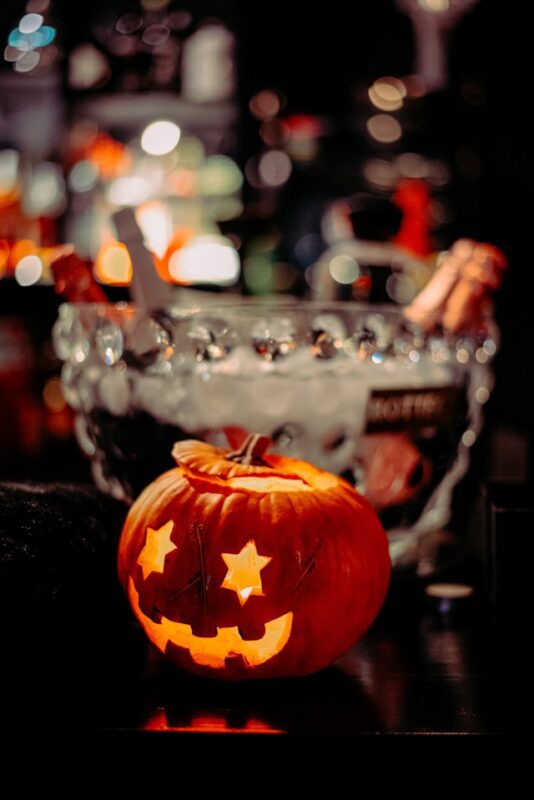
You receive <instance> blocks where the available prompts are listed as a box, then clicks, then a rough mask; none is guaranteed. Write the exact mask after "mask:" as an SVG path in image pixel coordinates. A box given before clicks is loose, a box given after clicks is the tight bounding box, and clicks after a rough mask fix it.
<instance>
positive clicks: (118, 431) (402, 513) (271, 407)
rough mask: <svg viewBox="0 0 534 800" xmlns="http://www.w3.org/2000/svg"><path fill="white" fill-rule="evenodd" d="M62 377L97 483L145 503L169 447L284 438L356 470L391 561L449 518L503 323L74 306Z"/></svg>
mask: <svg viewBox="0 0 534 800" xmlns="http://www.w3.org/2000/svg"><path fill="white" fill-rule="evenodd" d="M53 340H54V345H55V349H56V352H57V354H58V356H59V357H60V358H61V359H62V360H63V361H64V364H63V367H62V385H63V390H64V394H65V397H66V400H67V402H68V403H69V404H70V405H71V406H72V407H73V408H74V409H75V411H76V422H75V430H76V436H77V439H78V442H79V444H80V446H81V448H82V450H83V451H84V452H85V453H86V454H87V455H88V456H90V458H91V461H92V470H93V476H94V479H95V481H96V483H97V484H98V486H99V487H100V488H101V489H103V490H104V491H106V492H108V493H111V494H112V495H114V496H115V497H118V498H122V499H126V500H132V499H133V498H135V497H136V496H137V495H138V494H139V492H140V491H141V490H142V489H143V488H144V486H146V485H147V484H148V483H149V482H150V481H151V480H153V479H154V478H155V477H156V476H157V475H159V474H160V473H161V472H162V471H164V470H165V469H167V468H170V467H172V466H173V462H172V459H171V456H170V452H171V448H172V445H173V443H174V442H175V441H177V440H179V439H183V438H200V439H204V440H206V441H209V442H212V443H214V444H217V445H219V446H222V447H232V448H234V447H237V446H238V445H239V443H240V441H241V440H242V438H243V437H244V436H245V435H246V433H248V432H250V431H254V432H260V433H265V434H268V435H269V436H271V438H272V440H273V450H275V451H276V452H279V453H284V454H286V455H290V456H294V457H298V458H303V459H305V460H308V461H311V462H313V463H315V464H317V465H318V466H319V467H321V468H323V469H326V470H329V471H331V472H335V473H338V474H342V475H344V476H345V477H346V478H348V479H349V480H350V481H351V482H353V483H354V484H355V485H356V487H357V488H358V490H359V491H361V492H362V493H363V494H364V495H366V496H367V497H368V499H369V500H370V501H371V503H373V505H374V506H375V508H376V509H377V511H378V513H379V515H380V517H381V519H382V521H383V524H384V525H385V527H386V529H387V531H388V536H389V540H390V551H391V555H392V560H393V562H394V564H402V563H403V562H406V563H408V562H409V561H410V560H412V561H413V559H414V553H415V552H416V551H417V549H418V548H419V546H420V542H421V539H422V538H423V537H424V535H426V534H429V533H432V532H435V531H438V530H442V529H443V528H445V527H446V526H447V523H448V521H449V519H450V515H451V499H452V493H453V489H454V487H455V485H456V484H457V483H458V481H459V480H460V479H461V478H462V477H463V475H464V474H465V472H466V470H467V467H468V463H469V449H470V448H471V446H472V445H473V444H474V442H475V441H476V438H477V435H478V433H479V432H480V429H481V425H482V407H483V405H484V403H485V402H486V401H487V399H488V398H489V394H490V391H491V385H492V373H491V370H490V362H491V359H492V357H493V355H494V354H495V352H496V349H497V345H496V335H495V334H490V335H488V334H484V335H481V336H475V335H469V336H454V337H453V336H445V335H443V334H439V335H438V334H436V335H425V334H423V333H422V332H421V331H420V330H418V329H417V328H416V327H414V326H411V325H410V324H408V323H407V322H406V321H405V319H404V318H403V314H402V309H401V308H400V307H397V306H372V305H366V304H352V303H330V304H320V303H319V304H318V303H313V302H298V303H297V302H280V303H261V302H258V301H247V300H244V299H243V300H242V301H241V302H239V303H232V302H218V303H212V302H210V303H206V304H203V305H197V306H195V307H183V306H175V307H170V308H168V309H165V310H162V311H158V312H155V313H148V312H146V311H142V310H140V309H136V308H135V307H134V306H131V305H127V304H124V303H122V304H117V305H112V304H101V305H100V304H94V305H83V304H80V305H77V304H76V305H75V304H64V305H62V306H61V307H60V310H59V316H58V319H57V321H56V323H55V326H54V330H53Z"/></svg>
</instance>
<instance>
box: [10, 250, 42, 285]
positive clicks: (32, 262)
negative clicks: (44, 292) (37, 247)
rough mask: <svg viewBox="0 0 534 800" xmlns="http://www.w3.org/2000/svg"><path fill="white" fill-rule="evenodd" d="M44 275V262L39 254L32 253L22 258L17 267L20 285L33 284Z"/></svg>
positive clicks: (17, 277) (16, 271)
mask: <svg viewBox="0 0 534 800" xmlns="http://www.w3.org/2000/svg"><path fill="white" fill-rule="evenodd" d="M42 275H43V262H42V261H41V259H40V258H39V256H36V255H31V256H24V258H21V259H20V261H19V262H18V264H17V265H16V267H15V280H16V281H17V283H18V284H19V286H33V284H34V283H38V282H39V281H40V279H41V277H42Z"/></svg>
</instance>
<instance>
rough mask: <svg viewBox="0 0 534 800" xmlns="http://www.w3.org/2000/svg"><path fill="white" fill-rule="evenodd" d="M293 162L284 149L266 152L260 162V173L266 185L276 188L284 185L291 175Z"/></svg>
mask: <svg viewBox="0 0 534 800" xmlns="http://www.w3.org/2000/svg"><path fill="white" fill-rule="evenodd" d="M291 170H292V164H291V159H290V158H289V156H288V155H287V154H286V153H284V151H283V150H269V152H267V153H264V154H263V155H262V156H261V157H260V160H259V163H258V174H259V177H260V179H261V181H262V183H263V184H264V185H265V186H272V187H273V188H276V187H278V186H283V185H284V183H286V182H287V181H288V179H289V176H290V175H291Z"/></svg>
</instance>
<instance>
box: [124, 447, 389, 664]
mask: <svg viewBox="0 0 534 800" xmlns="http://www.w3.org/2000/svg"><path fill="white" fill-rule="evenodd" d="M173 455H174V457H175V458H176V461H177V467H176V468H175V469H172V470H170V471H168V472H166V473H164V474H163V475H161V476H160V477H159V478H158V479H157V480H155V481H154V482H153V483H152V484H150V485H149V486H148V487H147V488H146V489H145V490H144V491H143V492H142V494H141V495H140V496H139V498H138V499H137V500H136V502H135V503H134V504H133V506H132V507H131V509H130V512H129V514H128V516H127V519H126V521H125V523H124V528H123V532H122V536H121V540H120V544H119V555H118V566H119V576H120V579H121V582H122V584H123V586H124V588H125V590H126V592H127V593H128V597H129V600H130V603H131V604H132V607H133V609H134V612H135V613H136V615H137V617H138V619H139V621H140V622H141V625H142V626H143V628H144V629H145V632H146V633H147V635H148V637H149V639H151V641H152V642H153V643H154V644H155V645H156V646H157V647H158V648H159V649H160V650H161V651H162V652H164V654H165V655H166V657H167V658H169V659H170V660H171V661H173V662H174V663H175V664H177V665H178V666H180V667H183V668H185V669H187V670H189V671H191V672H195V673H198V674H201V675H206V676H209V677H215V678H220V679H224V680H243V679H251V678H280V677H289V676H298V675H307V674H310V673H313V672H316V671H317V670H320V669H322V668H323V667H325V666H327V665H328V664H330V663H331V662H332V661H334V660H335V659H336V658H338V657H339V656H340V655H341V654H342V653H344V652H345V651H346V650H347V649H348V648H350V647H351V646H352V645H353V644H354V643H355V642H356V641H357V640H358V639H359V638H360V637H361V636H362V634H363V633H364V632H365V631H366V630H367V628H368V627H369V625H370V624H371V623H372V621H373V620H374V618H375V617H376V615H377V613H378V611H379V610H380V608H381V605H382V603H383V601H384V598H385V595H386V592H387V587H388V583H389V577H390V560H389V554H388V547H387V539H386V535H385V532H384V530H383V528H382V526H381V524H380V522H379V520H378V518H377V516H376V514H375V512H374V510H373V509H372V507H371V506H370V504H369V503H368V502H367V501H366V500H365V499H364V498H363V497H361V496H360V495H359V494H358V493H357V492H356V491H355V490H354V489H353V488H352V487H351V486H350V484H348V483H347V482H346V481H344V480H343V479H341V478H338V477H336V476H334V475H331V474H330V473H327V472H323V471H321V470H319V469H317V468H316V467H313V466H312V465H311V464H308V463H306V462H303V461H298V460H295V459H290V458H286V457H282V456H277V455H271V454H267V455H263V458H262V460H256V461H255V462H254V463H252V464H243V463H236V462H235V461H232V460H228V458H227V456H228V454H227V453H226V451H224V450H221V449H219V448H216V447H213V446H211V445H208V444H205V443H202V442H197V441H183V442H179V443H177V444H176V445H175V447H174V450H173ZM248 584H250V585H248Z"/></svg>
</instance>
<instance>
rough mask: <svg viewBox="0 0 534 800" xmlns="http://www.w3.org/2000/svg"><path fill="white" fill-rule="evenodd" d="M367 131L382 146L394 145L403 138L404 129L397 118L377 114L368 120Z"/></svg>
mask: <svg viewBox="0 0 534 800" xmlns="http://www.w3.org/2000/svg"><path fill="white" fill-rule="evenodd" d="M367 130H368V131H369V133H370V135H371V136H372V137H373V139H376V141H377V142H381V143H382V144H393V142H397V141H398V140H399V139H400V138H401V136H402V128H401V126H400V123H399V122H398V121H397V120H396V119H395V117H392V116H390V115H389V114H375V115H374V116H372V117H370V119H368V120H367Z"/></svg>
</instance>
